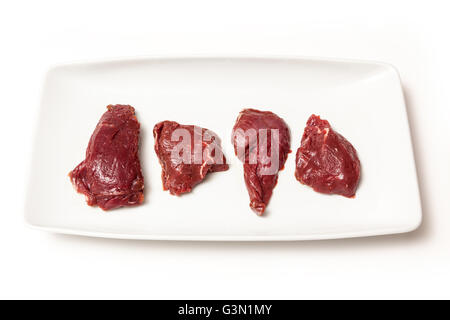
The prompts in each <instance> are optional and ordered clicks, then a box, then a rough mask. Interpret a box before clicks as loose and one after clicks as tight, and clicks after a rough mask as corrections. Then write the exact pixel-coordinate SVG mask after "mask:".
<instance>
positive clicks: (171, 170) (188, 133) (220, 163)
mask: <svg viewBox="0 0 450 320" xmlns="http://www.w3.org/2000/svg"><path fill="white" fill-rule="evenodd" d="M153 136H154V137H155V152H156V154H157V156H158V158H159V162H160V164H161V167H162V174H161V177H162V182H163V189H164V190H169V191H170V193H171V194H173V195H180V194H182V193H187V192H190V191H191V190H192V188H193V187H194V186H195V185H197V184H198V183H200V182H201V181H202V180H203V179H205V177H206V175H207V174H208V173H209V172H217V171H226V170H228V164H227V163H226V158H225V156H224V155H223V153H222V149H221V144H220V139H219V137H218V136H217V135H216V134H215V133H214V132H212V131H209V130H208V129H204V128H200V127H196V126H192V125H181V124H179V123H177V122H174V121H163V122H160V123H158V124H156V125H155V127H154V128H153Z"/></svg>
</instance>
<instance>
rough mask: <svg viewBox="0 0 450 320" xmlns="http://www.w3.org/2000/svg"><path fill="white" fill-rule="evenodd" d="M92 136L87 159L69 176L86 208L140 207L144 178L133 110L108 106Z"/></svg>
mask: <svg viewBox="0 0 450 320" xmlns="http://www.w3.org/2000/svg"><path fill="white" fill-rule="evenodd" d="M107 109H108V111H106V112H105V113H104V114H103V116H102V117H101V119H100V121H99V122H98V124H97V127H96V128H95V130H94V133H93V134H92V136H91V139H90V141H89V145H88V147H87V150H86V159H85V160H84V161H83V162H81V163H80V164H79V165H78V166H77V167H76V168H75V169H73V170H72V171H71V172H70V173H69V177H70V180H71V181H72V184H73V185H74V187H75V189H76V190H77V191H78V192H79V193H82V194H84V195H85V196H86V201H87V204H88V205H90V206H95V205H98V206H99V207H100V208H102V209H103V210H110V209H115V208H119V207H125V206H131V205H137V204H141V203H142V202H143V200H144V193H143V190H144V178H143V176H142V172H141V165H140V162H139V155H138V149H139V128H140V125H139V122H138V121H137V119H136V116H135V113H134V108H133V107H131V106H128V105H109V106H108V107H107Z"/></svg>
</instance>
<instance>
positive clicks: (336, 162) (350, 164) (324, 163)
mask: <svg viewBox="0 0 450 320" xmlns="http://www.w3.org/2000/svg"><path fill="white" fill-rule="evenodd" d="M359 175H360V162H359V159H358V155H357V154H356V150H355V148H353V146H352V145H351V144H350V142H348V141H347V140H346V139H345V138H344V137H343V136H341V135H340V134H339V133H337V132H336V131H334V130H333V129H332V128H331V127H330V124H329V123H328V121H327V120H322V119H320V117H318V116H316V115H312V116H311V117H310V118H309V120H308V122H307V124H306V128H305V132H304V134H303V137H302V143H301V146H300V148H299V149H298V150H297V156H296V170H295V177H296V178H297V180H298V181H300V182H301V183H303V184H306V185H308V186H310V187H312V188H313V189H314V190H315V191H317V192H321V193H328V194H340V195H343V196H345V197H353V196H354V195H355V193H356V187H357V186H358V181H359Z"/></svg>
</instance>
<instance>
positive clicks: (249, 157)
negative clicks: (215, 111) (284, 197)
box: [232, 109, 291, 215]
mask: <svg viewBox="0 0 450 320" xmlns="http://www.w3.org/2000/svg"><path fill="white" fill-rule="evenodd" d="M272 130H273V131H272ZM255 134H256V137H255ZM277 137H278V139H276V138H277ZM272 138H273V139H272ZM272 140H273V141H272ZM273 142H275V144H273ZM232 143H233V145H234V150H235V153H236V155H237V156H238V158H239V160H241V161H242V162H243V165H244V180H245V184H246V186H247V191H248V194H249V196H250V208H252V210H253V211H254V212H255V213H256V214H258V215H262V214H263V213H264V211H265V209H266V207H267V205H268V203H269V200H270V198H271V196H272V191H273V189H274V188H275V186H276V184H277V181H278V172H279V171H280V170H282V169H283V168H284V164H285V162H286V159H287V157H288V154H289V153H290V152H291V149H290V148H291V138H290V133H289V128H288V126H287V125H286V123H285V122H284V120H283V119H282V118H280V117H279V116H277V115H276V114H274V113H272V112H269V111H259V110H255V109H244V110H242V111H241V112H240V113H239V116H238V118H237V120H236V123H235V125H234V127H233V135H232Z"/></svg>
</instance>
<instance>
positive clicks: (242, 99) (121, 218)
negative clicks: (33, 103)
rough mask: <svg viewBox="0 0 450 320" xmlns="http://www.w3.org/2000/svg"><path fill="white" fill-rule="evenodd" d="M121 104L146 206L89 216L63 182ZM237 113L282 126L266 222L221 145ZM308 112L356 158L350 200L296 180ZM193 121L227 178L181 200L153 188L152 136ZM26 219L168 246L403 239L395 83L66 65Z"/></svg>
mask: <svg viewBox="0 0 450 320" xmlns="http://www.w3.org/2000/svg"><path fill="white" fill-rule="evenodd" d="M119 103H120V104H131V105H133V106H134V107H135V108H136V111H137V116H138V119H139V121H140V122H141V127H142V135H141V140H142V145H141V162H142V168H143V172H144V176H145V184H146V194H145V203H144V204H143V205H141V206H139V207H135V208H123V209H119V210H114V211H110V212H103V211H102V210H101V209H99V208H92V207H89V206H87V205H86V203H85V200H84V196H82V195H80V194H78V193H76V192H75V190H74V189H73V187H72V185H71V183H70V182H69V178H68V176H67V174H68V172H69V171H70V170H71V169H73V168H74V167H75V166H76V165H77V164H78V163H79V162H81V161H82V160H83V159H84V153H85V150H86V147H87V143H88V141H89V138H90V135H91V134H92V132H93V130H94V128H95V126H96V124H97V122H98V120H99V118H100V116H101V115H102V114H103V113H104V112H105V110H106V108H105V107H106V105H108V104H119ZM244 107H254V108H258V109H261V110H270V111H273V112H275V113H277V114H278V115H279V116H281V117H282V118H284V119H285V120H286V122H287V123H288V125H289V126H290V129H291V134H292V150H293V152H292V153H291V154H290V155H289V158H288V160H287V163H286V168H285V170H284V171H282V172H281V173H280V175H279V181H278V185H277V186H276V188H275V190H274V193H273V196H272V199H271V201H270V204H269V206H268V210H267V213H266V215H265V216H264V217H258V216H256V215H255V214H254V213H253V212H252V211H251V210H250V208H249V206H248V204H249V198H248V194H247V190H246V188H245V184H244V179H243V170H242V165H241V163H240V162H239V161H238V160H237V159H236V157H235V156H234V153H233V148H232V145H231V142H230V135H231V129H232V127H233V124H234V122H235V120H236V117H237V115H238V113H239V111H241V109H243V108H244ZM312 113H314V114H318V115H320V116H321V117H322V118H324V119H327V120H329V121H330V123H331V125H332V126H333V127H334V128H335V129H336V130H337V131H338V132H340V133H341V134H342V135H344V136H345V137H346V138H347V139H348V140H349V141H350V142H351V143H352V144H353V145H354V146H355V148H356V150H357V151H358V155H359V157H360V160H361V165H362V179H361V183H360V185H359V188H358V190H357V194H356V198H355V199H348V198H344V197H341V196H329V195H323V194H319V193H316V192H314V191H313V190H312V189H310V188H309V187H306V186H304V185H301V184H300V183H299V182H298V181H297V180H296V179H295V177H294V170H295V152H296V150H297V148H298V147H299V145H300V140H301V136H302V133H303V129H304V127H305V123H306V120H307V119H308V117H309V116H310V115H311V114H312ZM162 120H174V121H178V122H180V123H183V124H195V125H198V126H201V127H205V128H208V129H211V130H213V131H215V132H216V133H218V134H219V135H220V136H221V138H222V145H223V148H224V152H225V155H226V156H227V159H228V161H229V162H230V170H229V171H227V172H221V173H214V174H211V175H210V176H209V178H208V179H207V181H204V182H203V183H202V184H200V185H198V186H197V187H196V188H195V189H194V191H193V192H192V193H191V194H187V195H184V196H182V197H175V196H171V195H170V194H169V193H168V192H164V191H163V190H162V185H161V178H160V174H161V167H160V165H159V163H158V160H157V157H156V155H155V152H154V150H153V143H154V140H153V136H152V129H153V126H154V125H155V124H156V123H157V122H159V121H162ZM35 139H36V140H35V149H34V157H33V162H32V171H31V178H30V184H29V193H28V198H27V202H26V221H27V222H28V224H30V225H31V226H34V227H38V228H42V229H45V230H48V231H54V232H61V233H70V234H78V235H88V236H99V237H111V238H132V239H169V240H307V239H330V238H344V237H357V236H370V235H381V234H389V233H401V232H408V231H412V230H414V229H415V228H417V227H418V226H419V225H420V222H421V217H422V214H421V205H420V196H419V191H418V185H417V179H416V169H415V164H414V158H413V153H412V147H411V140H410V133H409V127H408V120H407V115H406V110H405V104H404V99H403V94H402V88H401V84H400V80H399V76H398V74H397V72H396V70H395V69H394V68H393V67H392V66H389V65H386V64H383V63H372V62H359V61H336V60H326V59H295V58H142V59H132V60H115V61H106V62H96V63H83V64H70V65H63V66H58V67H55V68H53V69H52V70H50V71H49V72H48V75H47V77H46V80H45V86H44V92H43V100H42V105H41V110H40V117H39V123H38V127H37V132H36V137H35Z"/></svg>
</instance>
